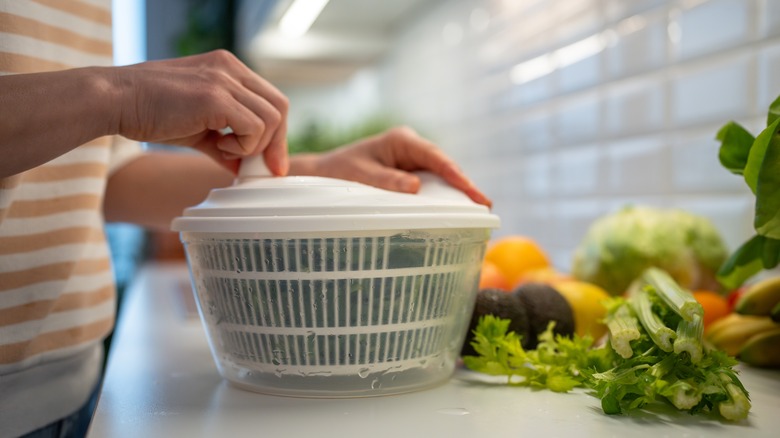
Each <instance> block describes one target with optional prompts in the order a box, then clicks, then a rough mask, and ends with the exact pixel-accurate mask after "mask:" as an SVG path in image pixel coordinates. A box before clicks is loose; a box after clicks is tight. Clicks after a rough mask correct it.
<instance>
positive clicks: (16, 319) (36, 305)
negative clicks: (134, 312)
mask: <svg viewBox="0 0 780 438" xmlns="http://www.w3.org/2000/svg"><path fill="white" fill-rule="evenodd" d="M113 298H114V286H113V285H110V286H104V287H102V288H99V289H97V290H94V291H89V292H78V293H69V294H65V295H62V296H61V297H60V298H58V299H56V300H40V301H35V302H32V303H26V304H22V305H20V306H14V307H8V308H5V309H0V327H2V326H9V325H13V324H20V323H23V322H28V321H35V320H39V319H42V318H44V317H46V316H48V315H49V314H51V313H54V312H67V311H70V310H77V309H82V308H85V307H93V306H97V305H99V304H102V303H105V302H106V301H109V300H111V299H113Z"/></svg>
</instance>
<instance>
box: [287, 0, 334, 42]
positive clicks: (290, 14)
mask: <svg viewBox="0 0 780 438" xmlns="http://www.w3.org/2000/svg"><path fill="white" fill-rule="evenodd" d="M327 4H328V0H294V1H293V3H292V5H290V7H289V8H288V9H287V12H285V13H284V15H283V16H282V19H281V20H279V30H280V31H281V32H282V33H283V34H285V35H287V36H291V37H299V36H302V35H303V34H305V33H306V32H307V31H308V30H309V28H310V27H311V25H312V23H314V20H316V19H317V17H318V16H319V15H320V12H322V9H323V8H324V7H325V5H327Z"/></svg>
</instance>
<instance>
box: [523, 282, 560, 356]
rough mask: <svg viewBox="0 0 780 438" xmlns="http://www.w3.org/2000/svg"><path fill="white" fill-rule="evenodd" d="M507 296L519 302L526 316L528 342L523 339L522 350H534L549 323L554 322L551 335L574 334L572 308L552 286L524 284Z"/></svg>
mask: <svg viewBox="0 0 780 438" xmlns="http://www.w3.org/2000/svg"><path fill="white" fill-rule="evenodd" d="M509 295H512V296H514V297H515V298H516V299H517V300H518V301H519V302H520V304H521V306H522V307H523V308H524V309H525V313H526V315H527V316H528V342H527V343H526V342H525V341H526V339H525V337H524V339H523V348H526V349H534V348H536V346H537V344H538V336H539V335H540V334H542V332H544V331H545V330H547V324H548V323H549V322H550V321H555V328H554V329H553V333H555V334H559V335H563V336H571V335H573V334H574V313H573V311H572V308H571V306H570V305H569V302H568V301H566V298H564V297H563V295H561V294H560V292H558V291H557V290H555V289H554V288H553V287H552V286H550V285H547V284H542V283H524V284H521V285H520V286H518V287H517V288H515V290H514V291H512V292H511V293H510V294H509ZM526 344H527V346H526Z"/></svg>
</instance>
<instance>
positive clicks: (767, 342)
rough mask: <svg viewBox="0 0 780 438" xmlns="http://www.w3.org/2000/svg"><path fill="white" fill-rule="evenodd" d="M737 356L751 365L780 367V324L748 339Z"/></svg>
mask: <svg viewBox="0 0 780 438" xmlns="http://www.w3.org/2000/svg"><path fill="white" fill-rule="evenodd" d="M737 357H738V358H739V360H741V361H743V362H745V363H747V364H749V365H753V366H757V367H767V368H780V326H778V327H777V328H775V329H772V330H769V331H767V332H763V333H759V334H757V335H755V336H753V337H751V338H750V339H748V341H747V342H745V345H743V346H742V348H741V349H740V350H739V354H738V355H737Z"/></svg>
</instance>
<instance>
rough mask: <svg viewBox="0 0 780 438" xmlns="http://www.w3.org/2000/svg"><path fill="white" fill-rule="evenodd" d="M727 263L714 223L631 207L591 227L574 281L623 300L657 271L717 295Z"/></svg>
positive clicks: (576, 262)
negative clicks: (719, 278)
mask: <svg viewBox="0 0 780 438" xmlns="http://www.w3.org/2000/svg"><path fill="white" fill-rule="evenodd" d="M727 257H728V249H727V248H726V245H725V243H724V241H723V238H722V237H721V235H720V233H719V232H718V230H717V229H716V228H715V226H714V225H713V224H712V223H711V222H710V221H709V219H707V218H705V217H702V216H698V215H695V214H692V213H689V212H686V211H683V210H676V209H659V208H654V207H648V206H630V207H624V208H622V209H620V210H618V211H616V212H614V213H611V214H608V215H606V216H603V217H601V218H599V219H598V220H596V221H595V222H594V223H593V224H592V225H591V227H590V229H589V230H588V232H587V233H586V234H585V237H584V238H583V240H582V242H580V244H579V245H578V247H577V248H576V249H575V251H574V260H573V264H572V275H573V276H574V277H575V278H577V279H579V280H582V281H587V282H590V283H594V284H596V285H599V286H601V287H602V288H604V289H605V290H606V291H607V292H609V293H610V294H612V295H621V294H623V293H624V292H625V291H626V290H627V288H628V286H629V284H631V282H632V281H633V280H634V279H635V278H636V277H638V276H639V275H640V274H641V273H642V272H643V271H644V270H645V269H647V268H649V267H651V266H653V267H656V268H659V269H663V270H665V271H667V272H668V273H669V274H670V275H671V276H672V277H673V278H674V279H675V280H676V281H677V282H678V283H679V284H680V285H681V286H683V287H686V288H688V289H710V290H718V289H719V287H718V284H717V280H716V279H715V273H716V272H717V271H718V269H719V268H720V266H721V265H722V264H723V262H725V260H726V258H727Z"/></svg>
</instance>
